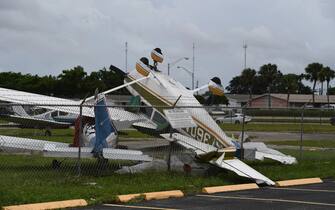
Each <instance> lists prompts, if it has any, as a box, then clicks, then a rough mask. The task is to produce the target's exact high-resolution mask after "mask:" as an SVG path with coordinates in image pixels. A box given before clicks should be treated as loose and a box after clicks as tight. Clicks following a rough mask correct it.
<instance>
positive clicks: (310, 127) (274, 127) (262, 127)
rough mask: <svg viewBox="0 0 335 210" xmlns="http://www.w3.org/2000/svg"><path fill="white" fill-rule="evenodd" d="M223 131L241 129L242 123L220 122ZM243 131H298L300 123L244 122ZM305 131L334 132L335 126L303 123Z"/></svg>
mask: <svg viewBox="0 0 335 210" xmlns="http://www.w3.org/2000/svg"><path fill="white" fill-rule="evenodd" d="M220 127H221V128H222V129H223V130H224V131H241V130H242V125H239V124H237V125H236V124H229V123H224V124H220ZM244 128H245V131H259V132H300V129H301V127H300V124H293V123H286V124H279V123H276V124H272V123H267V124H265V123H258V124H256V123H255V124H246V125H245V127H244ZM304 132H305V133H335V126H333V125H330V124H321V125H320V124H304Z"/></svg>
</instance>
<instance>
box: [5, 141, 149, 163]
mask: <svg viewBox="0 0 335 210" xmlns="http://www.w3.org/2000/svg"><path fill="white" fill-rule="evenodd" d="M92 150H93V148H92V147H82V148H81V157H82V158H93V157H94V156H93V153H92ZM0 151H4V152H16V153H19V152H26V153H27V152H28V153H36V152H40V153H41V154H42V155H43V156H45V157H64V158H78V152H79V148H78V147H70V145H69V144H67V143H59V142H52V141H44V140H36V139H30V138H19V137H13V136H3V135H0ZM102 155H103V157H104V158H105V159H109V160H132V161H152V158H151V157H149V156H148V155H144V154H143V153H142V152H141V151H137V150H123V149H113V148H103V151H102Z"/></svg>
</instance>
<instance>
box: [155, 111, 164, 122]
mask: <svg viewBox="0 0 335 210" xmlns="http://www.w3.org/2000/svg"><path fill="white" fill-rule="evenodd" d="M152 120H153V121H154V122H156V123H166V122H167V121H166V119H165V118H164V117H163V116H162V115H161V114H160V113H159V112H155V113H154V116H153V118H152Z"/></svg>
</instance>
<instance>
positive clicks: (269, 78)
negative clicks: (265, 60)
mask: <svg viewBox="0 0 335 210" xmlns="http://www.w3.org/2000/svg"><path fill="white" fill-rule="evenodd" d="M258 75H259V79H260V80H261V81H262V83H263V84H264V85H265V86H266V88H267V90H268V91H269V93H271V91H272V90H275V91H274V92H277V91H276V90H277V84H278V81H279V80H280V78H281V77H282V73H281V72H280V71H279V70H278V68H277V65H276V64H271V63H269V64H265V65H263V66H261V67H260V69H259V71H258Z"/></svg>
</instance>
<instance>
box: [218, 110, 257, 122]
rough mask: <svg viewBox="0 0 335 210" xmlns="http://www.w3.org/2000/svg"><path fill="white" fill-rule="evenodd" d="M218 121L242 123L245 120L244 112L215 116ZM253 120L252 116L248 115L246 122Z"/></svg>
mask: <svg viewBox="0 0 335 210" xmlns="http://www.w3.org/2000/svg"><path fill="white" fill-rule="evenodd" d="M215 121H216V123H234V124H241V123H242V122H243V114H240V113H236V114H233V115H226V116H223V117H217V118H215ZM250 121H251V117H250V116H248V115H246V116H245V119H244V122H245V123H248V122H250Z"/></svg>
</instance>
